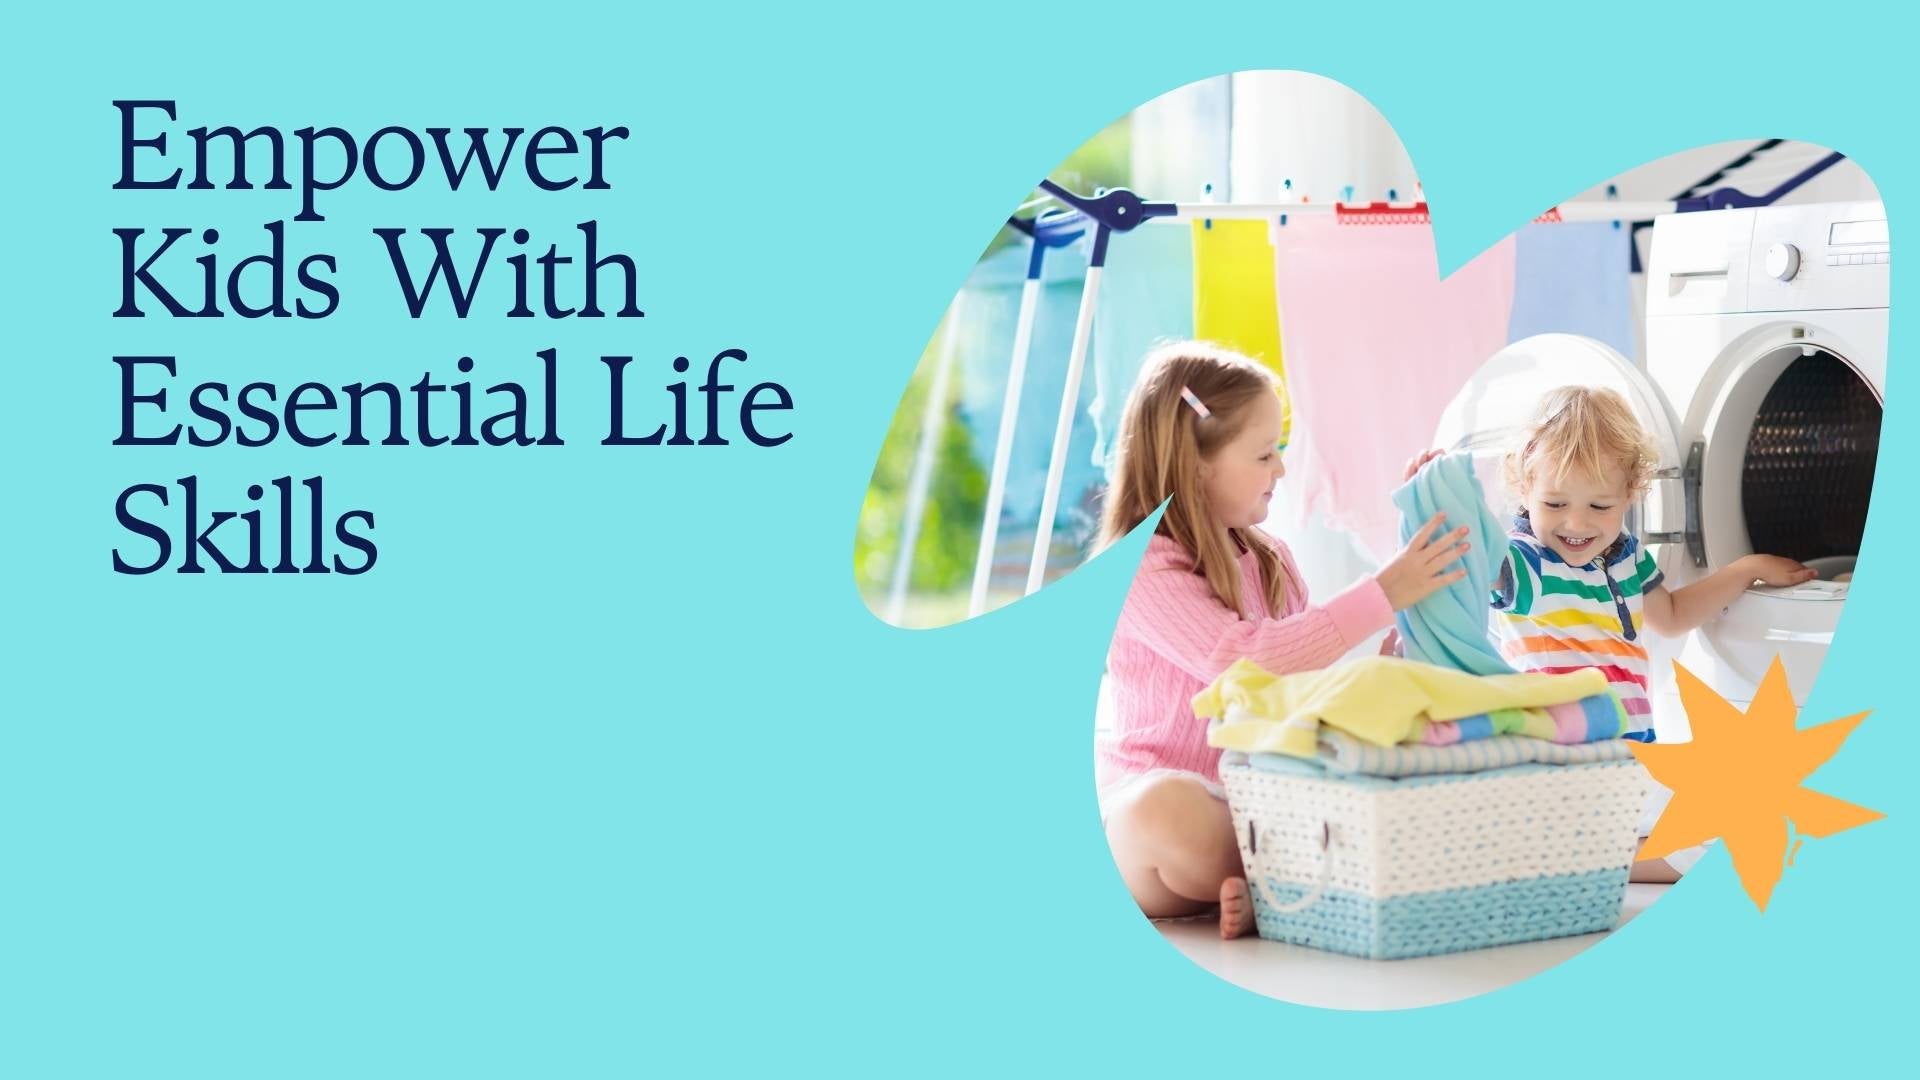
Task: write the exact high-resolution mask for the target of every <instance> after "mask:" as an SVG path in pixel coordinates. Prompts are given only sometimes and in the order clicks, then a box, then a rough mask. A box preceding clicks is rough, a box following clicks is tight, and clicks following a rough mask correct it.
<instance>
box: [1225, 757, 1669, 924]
mask: <svg viewBox="0 0 1920 1080" xmlns="http://www.w3.org/2000/svg"><path fill="white" fill-rule="evenodd" d="M1220 778H1221V781H1222V783H1223V785H1224V786H1225V788H1226V791H1227V801H1228V804H1229V805H1230V807H1231V809H1232V813H1233V825H1234V831H1235V832H1236V833H1237V834H1238V837H1239V841H1240V857H1241V859H1242V860H1243V862H1244V864H1245V866H1246V869H1247V880H1248V883H1249V885H1250V886H1251V889H1252V893H1253V906H1254V921H1255V924H1256V926H1257V927H1258V929H1259V933H1260V936H1261V937H1263V938H1268V939H1270V940H1273V941H1285V942H1291V943H1293V944H1296V945H1308V946H1312V947H1314V948H1317V949H1327V950H1330V951H1333V952H1341V953H1347V954H1349V955H1352V956H1363V957H1368V958H1371V959H1376V960H1386V959H1396V958H1400V957H1409V956H1431V955H1434V954H1436V953H1449V952H1460V951H1463V950H1466V949H1479V948H1485V947H1487V946H1490V945H1505V944H1510V943H1512V942H1516V941H1533V940H1537V939H1540V938H1552V937H1563V936H1566V935H1569V934H1585V933H1592V932H1594V931H1598V930H1609V929H1612V928H1613V926H1614V925H1615V924H1616V923H1617V922H1618V920H1619V917H1620V905H1621V901H1622V900H1623V899H1624V897H1625V895H1626V884H1627V873H1628V871H1629V870H1630V869H1631V868H1632V864H1633V855H1634V850H1635V846H1636V843H1637V841H1638V838H1639V823H1640V817H1641V812H1642V810H1643V809H1644V808H1645V805H1646V798H1647V791H1648V786H1649V778H1648V776H1647V773H1646V770H1645V769H1643V768H1642V767H1641V766H1640V764H1639V763H1638V762H1637V761H1633V760H1625V761H1609V762H1601V763H1594V764H1580V765H1520V766H1514V767H1510V768H1505V769H1496V770H1492V771H1488V772H1476V773H1449V774H1442V775H1438V776H1426V777H1411V778H1406V779H1400V780H1383V779H1378V778H1373V777H1344V776H1334V775H1324V776H1305V775H1298V774H1295V773H1293V772H1287V771H1281V772H1276V771H1269V770H1267V769H1264V768H1261V767H1259V766H1258V765H1257V764H1248V763H1244V762H1238V763H1236V762H1233V761H1231V760H1229V761H1223V762H1222V764H1221V769H1220Z"/></svg>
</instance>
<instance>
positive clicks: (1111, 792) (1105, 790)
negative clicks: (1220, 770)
mask: <svg viewBox="0 0 1920 1080" xmlns="http://www.w3.org/2000/svg"><path fill="white" fill-rule="evenodd" d="M1162 776H1184V777H1186V778H1187V779H1189V780H1192V781H1194V782H1195V783H1198V784H1199V785H1200V786H1201V787H1204V788H1206V789H1207V794H1209V795H1211V796H1213V797H1214V798H1216V799H1219V800H1220V801H1221V802H1226V801H1227V792H1226V789H1225V788H1223V787H1221V786H1220V782H1219V781H1218V780H1209V779H1207V778H1206V777H1204V776H1202V775H1200V774H1199V773H1197V772H1190V771H1188V770H1186V769H1148V770H1147V771H1146V772H1141V773H1120V774H1118V775H1116V776H1114V777H1113V778H1112V779H1110V780H1109V781H1108V782H1107V784H1106V786H1105V787H1102V788H1101V789H1100V824H1102V825H1105V824H1106V823H1107V811H1108V810H1109V809H1111V808H1112V807H1113V806H1114V805H1116V804H1117V803H1119V801H1120V800H1122V799H1124V798H1126V797H1127V796H1128V795H1129V794H1131V793H1132V792H1133V791H1135V790H1136V789H1138V788H1139V787H1140V785H1142V784H1144V783H1146V782H1147V781H1149V780H1154V779H1157V778H1159V777H1162Z"/></svg>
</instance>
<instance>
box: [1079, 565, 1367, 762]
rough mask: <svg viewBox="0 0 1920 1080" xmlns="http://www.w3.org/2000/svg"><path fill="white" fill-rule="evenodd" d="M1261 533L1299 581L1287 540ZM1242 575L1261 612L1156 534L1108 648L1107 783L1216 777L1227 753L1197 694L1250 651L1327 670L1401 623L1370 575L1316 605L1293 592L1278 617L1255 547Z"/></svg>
mask: <svg viewBox="0 0 1920 1080" xmlns="http://www.w3.org/2000/svg"><path fill="white" fill-rule="evenodd" d="M1259 535H1260V537H1261V538H1262V539H1265V540H1266V541H1267V542H1269V543H1271V544H1273V545H1274V547H1276V548H1277V549H1279V552H1280V557H1281V559H1282V560H1284V561H1285V562H1286V564H1287V569H1288V570H1289V571H1290V572H1292V575H1293V580H1294V581H1296V582H1298V581H1299V580H1300V575H1299V572H1298V571H1297V570H1295V569H1294V564H1293V554H1292V553H1291V552H1289V551H1288V550H1287V546H1286V545H1285V544H1283V543H1281V542H1280V541H1278V540H1276V539H1274V538H1272V537H1270V536H1266V535H1265V534H1264V533H1262V534H1259ZM1240 580H1241V582H1242V584H1241V586H1240V589H1241V595H1242V596H1244V597H1245V598H1246V602H1247V604H1248V606H1249V607H1250V608H1251V610H1253V611H1254V612H1255V613H1256V617H1255V618H1253V619H1251V620H1248V619H1242V618H1240V617H1239V616H1238V615H1237V614H1235V613H1234V612H1233V611H1231V610H1229V609H1228V608H1227V606H1226V605H1225V604H1222V603H1221V602H1220V599H1219V597H1217V596H1215V595H1213V589H1212V588H1211V587H1209V586H1208V585H1207V579H1206V578H1204V577H1201V576H1200V575H1199V574H1198V573H1197V572H1196V571H1195V569H1194V564H1193V559H1192V558H1190V557H1189V556H1188V555H1187V553H1186V552H1185V551H1184V550H1182V549H1181V547H1180V545H1179V544H1177V543H1175V542H1174V541H1173V540H1171V539H1169V538H1167V537H1165V536H1160V535H1157V534H1156V535H1155V536H1154V537H1153V539H1152V540H1150V541H1149V542H1148V543H1147V553H1146V556H1145V557H1144V558H1143V559H1142V560H1141V562H1140V573H1139V574H1138V576H1136V577H1135V578H1134V579H1133V588H1132V590H1131V591H1129V592H1128V593H1127V602H1126V606H1124V607H1122V608H1121V609H1120V625H1119V626H1118V627H1116V628H1115V630H1114V633H1113V645H1112V646H1111V648H1109V649H1108V651H1107V684H1108V690H1109V692H1110V693H1111V695H1112V710H1113V726H1114V730H1113V731H1112V732H1110V733H1109V734H1107V735H1105V736H1103V737H1102V738H1101V739H1100V740H1099V743H1098V746H1097V748H1096V757H1095V760H1096V771H1097V773H1098V777H1099V780H1098V782H1099V785H1100V786H1101V787H1102V788H1105V787H1106V786H1108V785H1109V784H1112V783H1114V782H1116V781H1118V780H1120V779H1123V778H1124V777H1126V776H1128V775H1132V774H1136V773H1142V772H1146V771H1147V770H1148V769H1183V770H1186V771H1189V772H1196V773H1199V774H1201V775H1203V776H1205V777H1207V778H1208V779H1210V780H1211V779H1217V778H1218V777H1219V775H1220V751H1218V750H1215V749H1214V748H1212V747H1210V746H1208V745H1207V738H1206V722H1205V721H1203V720H1201V719H1199V718H1198V717H1196V716H1194V715H1193V705H1192V701H1193V696H1194V695H1195V694H1197V693H1199V692H1200V691H1201V689H1202V688H1204V687H1205V686H1206V685H1207V684H1208V683H1210V682H1212V681H1213V680H1214V679H1215V678H1216V677H1217V676H1218V675H1219V674H1220V673H1221V672H1222V671H1225V670H1226V669H1227V667H1228V665H1230V664H1232V663H1233V662H1234V661H1235V660H1238V659H1241V658H1242V657H1244V658H1246V659H1248V660H1251V661H1253V662H1254V663H1256V664H1259V665H1260V666H1261V667H1263V668H1266V669H1267V670H1268V671H1271V672H1273V673H1275V674H1277V675H1282V674H1286V673H1289V672H1294V671H1313V670H1315V669H1318V668H1323V667H1326V666H1327V665H1328V664H1331V663H1333V661H1335V660H1337V659H1339V657H1340V655H1341V654H1342V653H1345V652H1346V651H1347V650H1348V649H1351V648H1353V647H1354V646H1355V645H1357V644H1359V643H1360V642H1361V641H1363V640H1365V639H1366V637H1367V635H1369V634H1371V633H1373V632H1374V631H1376V630H1381V629H1384V628H1385V627H1387V626H1388V625H1390V624H1391V623H1392V622H1393V609H1392V607H1391V606H1390V605H1389V604H1388V603H1387V595H1386V593H1384V592H1382V591H1381V589H1380V584H1379V583H1378V582H1376V581H1375V580H1374V579H1372V578H1363V579H1361V580H1360V581H1358V582H1355V583H1354V584H1353V585H1352V586H1351V587H1350V588H1348V589H1347V590H1346V591H1344V592H1342V593H1341V594H1340V595H1338V596H1336V597H1334V598H1333V599H1332V600H1331V601H1329V602H1327V603H1326V604H1322V605H1318V606H1309V605H1308V603H1307V598H1306V597H1305V596H1304V595H1297V591H1296V592H1290V593H1289V594H1288V596H1287V606H1286V610H1285V611H1283V612H1281V615H1280V617H1279V618H1277V619H1276V618H1273V617H1272V615H1271V613H1270V612H1268V610H1267V605H1266V593H1265V590H1263V589H1262V588H1261V586H1260V571H1259V567H1258V565H1257V564H1256V563H1255V562H1254V557H1253V553H1252V552H1246V553H1244V554H1242V555H1241V556H1240Z"/></svg>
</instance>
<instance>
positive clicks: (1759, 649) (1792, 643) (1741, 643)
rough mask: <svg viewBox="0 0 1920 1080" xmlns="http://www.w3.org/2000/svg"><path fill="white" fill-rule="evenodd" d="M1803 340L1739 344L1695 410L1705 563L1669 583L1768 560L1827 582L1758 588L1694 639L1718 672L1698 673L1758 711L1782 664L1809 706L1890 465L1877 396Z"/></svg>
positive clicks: (1714, 372) (1821, 347) (1852, 370)
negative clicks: (1792, 563)
mask: <svg viewBox="0 0 1920 1080" xmlns="http://www.w3.org/2000/svg"><path fill="white" fill-rule="evenodd" d="M1794 330H1795V328H1793V327H1791V326H1790V324H1786V323H1783V324H1782V325H1781V327H1780V328H1778V329H1777V330H1769V331H1768V332H1766V333H1763V334H1761V335H1759V336H1757V337H1754V338H1753V340H1751V341H1746V340H1742V341H1739V342H1736V343H1735V344H1734V346H1733V347H1731V348H1730V349H1728V350H1727V353H1726V354H1725V356H1724V357H1723V358H1722V359H1721V361H1719V362H1716V363H1715V364H1714V365H1713V366H1712V367H1710V368H1709V369H1708V371H1707V373H1706V377H1705V378H1704V379H1703V386H1702V389H1703V393H1702V394H1701V395H1700V399H1699V402H1698V407H1697V408H1696V409H1695V412H1697V413H1698V414H1699V415H1700V416H1701V417H1702V419H1701V420H1700V421H1698V427H1697V428H1696V430H1698V431H1699V432H1700V436H1699V437H1700V439H1701V440H1702V442H1703V445H1704V447H1705V452H1704V457H1703V464H1702V466H1701V468H1700V481H1699V490H1700V492H1701V493H1702V494H1701V497H1700V498H1699V499H1698V500H1697V501H1698V503H1699V507H1700V510H1699V517H1700V520H1701V522H1702V523H1703V527H1702V530H1701V531H1702V533H1703V535H1704V538H1705V544H1704V549H1705V558H1704V559H1703V560H1702V561H1701V563H1700V565H1699V567H1698V568H1697V569H1696V568H1687V570H1688V572H1685V573H1682V574H1680V575H1678V576H1676V575H1675V574H1674V573H1673V572H1672V571H1669V577H1670V578H1671V579H1672V580H1671V581H1670V584H1671V585H1674V586H1679V585H1684V584H1686V583H1687V582H1688V581H1690V580H1693V579H1694V578H1695V577H1697V576H1698V575H1701V574H1708V573H1713V572H1715V571H1718V570H1720V569H1722V568H1723V567H1725V566H1727V565H1729V564H1730V563H1731V562H1733V560H1735V559H1737V558H1739V557H1740V556H1742V555H1745V554H1747V553H1749V552H1753V551H1759V552H1760V553H1762V554H1769V555H1782V556H1786V557H1788V558H1793V559H1798V560H1802V561H1804V562H1806V563H1807V564H1808V565H1810V566H1812V567H1814V569H1815V570H1817V571H1819V572H1820V577H1819V578H1818V579H1816V580H1814V581H1810V582H1807V583H1806V584H1804V585H1799V586H1794V587H1791V588H1769V587H1766V586H1757V587H1753V588H1749V589H1747V590H1746V592H1745V593H1744V594H1743V595H1741V596H1739V597H1738V598H1736V599H1735V600H1734V601H1733V603H1731V604H1729V605H1728V606H1727V608H1726V610H1725V611H1723V612H1722V613H1721V614H1720V615H1719V616H1718V617H1717V618H1715V619H1714V620H1713V621H1711V622H1709V623H1707V624H1706V625H1705V626H1702V627H1701V628H1700V629H1699V630H1698V631H1696V632H1695V636H1696V637H1697V638H1698V639H1699V640H1700V642H1701V643H1702V644H1703V645H1705V646H1706V652H1707V658H1708V661H1709V664H1710V668H1711V670H1708V671H1697V672H1696V674H1698V675H1700V676H1701V677H1702V678H1703V679H1705V680H1706V681H1707V682H1708V683H1709V684H1710V685H1712V686H1713V687H1714V688H1715V689H1716V690H1718V691H1720V692H1721V693H1722V694H1724V695H1726V696H1728V697H1730V698H1734V699H1735V700H1739V699H1749V698H1751V695H1752V693H1753V691H1754V690H1755V689H1756V688H1757V687H1758V685H1759V683H1760V681H1761V679H1762V678H1763V677H1764V676H1765V675H1766V672H1767V668H1768V667H1769V666H1770V665H1771V664H1772V663H1773V661H1774V659H1775V658H1776V657H1777V658H1778V659H1779V660H1780V662H1781V665H1782V667H1783V669H1784V671H1785V673H1786V677H1787V682H1788V684H1789V685H1790V686H1791V687H1792V689H1793V694H1794V697H1795V698H1796V699H1797V700H1799V701H1802V702H1804V701H1805V699H1806V694H1807V692H1808V690H1810V689H1811V687H1812V686H1813V681H1814V678H1815V677H1816V676H1817V675H1818V674H1819V671H1820V666H1821V664H1822V662H1823V661H1824V660H1825V659H1826V655H1827V650H1828V647H1829V646H1830V645H1831V644H1832V641H1833V634H1834V630H1835V629H1836V628H1837V627H1838V626H1839V623H1840V616H1841V608H1842V605H1843V604H1844V602H1845V600H1846V598H1847V594H1848V592H1849V590H1850V587H1851V573H1852V569H1853V565H1852V564H1853V559H1854V557H1855V556H1857V554H1858V553H1859V550H1860V547H1859V545H1860V539H1861V536H1862V534H1863V533H1864V531H1865V527H1866V512H1867V499H1868V497H1869V495H1870V492H1871V489H1872V485H1873V473H1874V469H1875V464H1876V462H1877V460H1878V456H1879V432H1880V419H1881V405H1880V395H1879V390H1878V387H1877V386H1876V385H1875V384H1874V383H1873V382H1872V381H1871V380H1870V378H1869V377H1868V376H1866V375H1863V374H1862V372H1861V369H1860V368H1858V367H1856V366H1855V365H1854V364H1853V363H1852V362H1851V361H1850V360H1849V359H1847V357H1846V356H1845V355H1844V350H1843V349H1842V347H1841V346H1840V345H1839V343H1838V341H1837V340H1836V337H1835V335H1831V334H1829V333H1827V332H1825V331H1824V330H1822V329H1820V328H1819V327H1818V326H1817V325H1809V326H1808V327H1807V328H1806V329H1804V330H1798V331H1797V332H1798V333H1801V334H1803V335H1804V336H1803V337H1799V338H1793V337H1789V336H1788V335H1789V333H1790V332H1792V331H1794ZM1694 423H1695V421H1693V420H1692V419H1689V425H1690V426H1693V425H1694Z"/></svg>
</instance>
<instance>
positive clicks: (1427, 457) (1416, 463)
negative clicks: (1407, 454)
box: [1400, 450, 1440, 484]
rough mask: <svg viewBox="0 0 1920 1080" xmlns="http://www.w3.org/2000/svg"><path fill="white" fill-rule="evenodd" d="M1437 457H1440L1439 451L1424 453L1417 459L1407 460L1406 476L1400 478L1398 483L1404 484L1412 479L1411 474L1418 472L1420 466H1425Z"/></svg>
mask: <svg viewBox="0 0 1920 1080" xmlns="http://www.w3.org/2000/svg"><path fill="white" fill-rule="evenodd" d="M1439 456H1440V451H1438V450H1429V451H1427V452H1426V453H1424V454H1421V455H1420V456H1419V457H1417V458H1408V459H1407V472H1406V475H1404V476H1402V477H1401V478H1400V482H1401V483H1403V484H1404V483H1406V482H1407V481H1409V480H1411V479H1413V474H1414V473H1417V472H1419V471H1420V468H1421V466H1423V465H1425V464H1426V463H1427V462H1429V461H1432V460H1433V459H1434V458H1437V457H1439Z"/></svg>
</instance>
